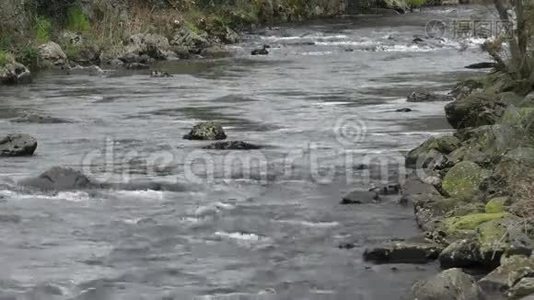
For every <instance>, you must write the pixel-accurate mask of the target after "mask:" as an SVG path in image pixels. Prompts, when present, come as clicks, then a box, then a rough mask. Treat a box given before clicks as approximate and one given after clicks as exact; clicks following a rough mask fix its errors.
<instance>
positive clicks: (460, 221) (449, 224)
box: [443, 213, 506, 232]
mask: <svg viewBox="0 0 534 300" xmlns="http://www.w3.org/2000/svg"><path fill="white" fill-rule="evenodd" d="M505 216H506V214H505V213H475V214H469V215H465V216H460V217H450V218H447V219H445V220H443V223H444V225H445V227H446V229H447V231H448V232H454V231H458V230H475V229H476V228H477V227H478V226H479V225H480V224H483V223H485V222H488V221H491V220H497V219H502V218H504V217H505Z"/></svg>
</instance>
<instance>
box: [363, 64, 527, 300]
mask: <svg viewBox="0 0 534 300" xmlns="http://www.w3.org/2000/svg"><path fill="white" fill-rule="evenodd" d="M533 90H534V87H533V86H531V85H530V84H529V83H526V82H523V81H514V80H513V79H511V78H510V77H509V76H508V75H506V74H502V73H499V72H493V73H491V74H489V75H487V76H483V77H480V78H472V79H468V80H465V81H463V82H460V83H459V84H458V85H457V86H456V87H455V89H454V90H453V91H452V92H451V95H452V96H454V97H455V100H454V101H452V102H450V103H448V104H447V105H446V107H445V112H446V117H447V120H448V121H449V123H450V124H451V125H452V127H453V128H454V129H456V132H455V133H454V134H451V135H444V136H440V137H432V138H430V139H428V140H427V141H425V142H424V143H423V144H421V145H420V146H419V147H417V148H416V149H413V150H412V151H410V152H409V153H408V154H407V157H406V166H407V167H408V168H410V169H411V170H412V172H411V174H410V175H409V176H408V178H407V180H406V182H405V184H404V186H403V188H402V192H403V199H404V200H405V201H409V202H410V203H412V204H413V207H414V210H415V216H416V220H417V224H418V225H419V227H420V228H421V229H422V231H423V232H424V241H421V240H419V241H417V242H416V243H415V242H413V241H401V242H395V243H392V244H389V245H384V246H383V247H379V248H376V249H368V250H367V251H366V258H367V259H370V260H375V261H376V260H378V261H379V262H412V263H421V262H427V261H431V260H435V259H437V260H438V261H439V264H440V266H441V267H442V268H443V269H445V270H446V271H444V272H443V273H441V274H439V275H437V276H436V277H435V278H430V279H427V280H425V281H422V282H419V283H416V284H415V285H414V287H413V297H414V298H415V299H419V300H421V299H501V298H502V299H505V298H510V299H523V297H527V296H528V295H530V294H534V286H533V285H532V282H534V257H533V256H532V249H533V247H534V243H533V241H534V239H533V238H534V227H533V225H534V222H533V221H534V220H533V218H532V217H533V216H534V92H533ZM462 268H463V269H464V271H466V272H467V273H478V274H480V273H482V276H481V277H478V280H475V278H474V277H471V276H469V275H467V274H465V273H464V272H462ZM525 299H526V298H525Z"/></svg>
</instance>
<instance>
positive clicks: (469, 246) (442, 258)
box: [439, 239, 483, 269]
mask: <svg viewBox="0 0 534 300" xmlns="http://www.w3.org/2000/svg"><path fill="white" fill-rule="evenodd" d="M479 249H480V245H479V244H478V242H476V241H474V240H472V239H461V240H457V241H455V242H453V243H451V244H450V245H449V246H447V247H446V248H445V249H443V251H442V252H441V253H440V254H439V264H440V266H441V267H442V268H444V269H449V268H470V267H477V266H480V265H481V264H482V262H483V259H482V257H481V256H480V252H479Z"/></svg>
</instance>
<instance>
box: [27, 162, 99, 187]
mask: <svg viewBox="0 0 534 300" xmlns="http://www.w3.org/2000/svg"><path fill="white" fill-rule="evenodd" d="M19 185H22V186H25V187H29V188H34V189H39V190H43V191H65V190H77V189H88V188H97V187H100V184H97V183H94V182H92V181H91V180H90V179H89V178H88V177H87V176H85V175H84V174H83V173H82V172H80V171H77V170H74V169H71V168H64V167H53V168H50V169H48V170H47V171H46V172H44V173H42V174H41V175H39V176H38V177H33V178H27V179H24V180H21V181H20V182H19Z"/></svg>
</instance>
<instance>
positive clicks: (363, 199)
mask: <svg viewBox="0 0 534 300" xmlns="http://www.w3.org/2000/svg"><path fill="white" fill-rule="evenodd" d="M378 201H380V196H379V194H378V192H376V191H359V190H356V191H352V192H350V193H348V194H347V195H345V196H344V197H343V199H342V200H341V204H363V203H373V202H378Z"/></svg>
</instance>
